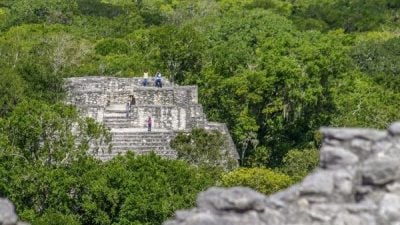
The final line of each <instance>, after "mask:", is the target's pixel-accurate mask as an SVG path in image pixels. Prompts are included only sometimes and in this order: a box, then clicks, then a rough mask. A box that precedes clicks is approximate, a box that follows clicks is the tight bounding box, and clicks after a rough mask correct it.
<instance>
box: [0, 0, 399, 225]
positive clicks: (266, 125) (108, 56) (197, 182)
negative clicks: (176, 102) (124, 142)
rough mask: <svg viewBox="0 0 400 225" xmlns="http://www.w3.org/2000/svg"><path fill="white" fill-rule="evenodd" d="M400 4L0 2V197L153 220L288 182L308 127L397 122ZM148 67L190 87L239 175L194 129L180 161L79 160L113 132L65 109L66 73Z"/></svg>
mask: <svg viewBox="0 0 400 225" xmlns="http://www.w3.org/2000/svg"><path fill="white" fill-rule="evenodd" d="M399 10H400V1H398V0H197V1H192V0H68V1H65V0H0V80H1V82H0V196H3V197H8V198H10V199H11V200H12V201H14V202H15V204H16V207H17V211H18V213H19V214H20V215H21V216H22V218H23V219H24V220H27V221H30V222H32V224H33V225H42V224H43V225H56V224H57V225H58V224H74V225H75V224H76V225H89V224H90V225H92V224H96V225H97V224H99V225H111V224H112V225H139V224H146V225H150V224H161V223H162V221H164V220H165V219H167V218H168V217H170V216H171V215H172V214H173V211H175V210H177V209H179V208H186V207H190V206H192V205H193V204H194V201H195V196H196V195H197V193H198V192H200V191H202V190H204V189H206V188H207V187H210V186H213V185H221V186H233V185H247V186H250V187H253V188H256V189H257V190H259V191H261V192H263V193H267V194H269V193H272V192H274V191H277V190H279V189H281V188H284V187H287V186H288V185H290V184H292V183H294V182H297V181H299V180H300V179H302V178H303V177H304V176H305V175H306V174H307V173H308V172H309V171H311V170H312V169H313V168H314V167H315V166H316V165H317V164H318V150H317V149H318V147H319V145H320V142H321V135H320V134H319V133H318V128H319V127H321V126H346V127H347V126H360V127H375V128H384V127H386V126H387V125H388V124H389V123H390V122H392V121H394V120H396V119H399V115H398V105H399V104H398V102H400V92H399V89H400V74H399V73H400V64H399V63H398V62H399V61H400V37H399V34H400V33H399V32H400V29H399V28H400V25H399V23H400V21H399V13H400V11H399ZM145 70H148V71H150V73H152V74H154V72H155V71H157V70H160V71H162V73H163V74H164V75H165V76H166V77H168V78H169V79H170V80H172V81H174V82H175V83H178V84H182V85H184V84H191V85H198V87H199V99H200V102H201V104H202V105H203V106H204V110H205V113H206V114H207V116H208V118H209V119H210V120H213V121H220V122H224V123H226V124H227V125H228V127H229V129H230V131H231V134H232V136H233V139H234V142H235V144H236V146H237V149H238V153H239V155H240V165H241V168H239V169H237V170H234V171H226V170H223V169H221V168H220V167H219V166H218V160H219V159H218V157H221V156H219V155H218V154H216V155H213V154H210V155H211V156H212V157H214V158H213V159H203V158H202V157H203V156H201V155H199V152H200V153H201V152H203V150H204V151H207V149H208V150H210V149H211V148H212V149H218V148H219V147H223V146H219V145H218V142H219V141H218V138H219V136H218V135H217V134H206V133H204V132H203V131H195V132H192V133H191V134H190V135H191V136H190V137H180V139H179V138H178V139H177V140H175V142H174V143H172V144H173V145H174V146H176V148H178V149H181V152H180V153H181V156H182V157H181V160H167V159H161V158H159V157H158V156H155V155H153V154H152V155H148V156H135V155H133V154H129V155H128V156H125V157H118V158H116V159H114V160H111V161H109V162H106V163H101V162H99V161H96V160H95V159H92V158H91V157H90V156H88V155H87V154H86V152H87V149H88V146H89V144H93V143H103V142H107V140H109V138H110V137H109V134H108V133H107V130H106V129H105V128H104V127H103V126H102V125H100V124H97V123H95V122H94V121H93V120H91V119H87V118H81V117H79V115H78V113H77V111H76V109H74V108H73V107H71V106H66V105H64V104H63V103H62V100H63V96H64V94H65V93H64V91H63V78H66V77H72V76H88V75H96V76H99V75H101V76H117V77H132V76H141V74H143V71H145ZM72 130H74V132H72ZM188 138H192V139H188ZM191 140H194V141H191ZM209 140H211V141H209ZM208 141H209V142H208ZM192 142H195V143H196V145H194V146H193V145H192V146H189V144H188V143H192ZM207 142H208V143H207ZM210 143H211V145H210ZM199 149H201V150H199ZM210 152H212V151H210ZM199 159H200V160H199ZM194 162H197V163H194ZM199 162H200V163H199ZM207 162H208V163H207ZM210 162H212V163H210Z"/></svg>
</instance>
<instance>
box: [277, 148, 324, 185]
mask: <svg viewBox="0 0 400 225" xmlns="http://www.w3.org/2000/svg"><path fill="white" fill-rule="evenodd" d="M282 162H283V165H282V167H281V168H280V171H281V172H282V173H284V174H287V175H289V176H290V177H291V178H292V179H293V181H294V182H298V181H300V180H301V179H303V178H304V177H305V176H306V175H307V174H308V173H310V172H311V171H312V170H313V169H314V168H316V167H317V166H318V163H319V151H318V150H317V149H303V150H298V149H293V150H290V151H289V152H288V153H287V154H286V155H285V157H284V158H283V161H282Z"/></svg>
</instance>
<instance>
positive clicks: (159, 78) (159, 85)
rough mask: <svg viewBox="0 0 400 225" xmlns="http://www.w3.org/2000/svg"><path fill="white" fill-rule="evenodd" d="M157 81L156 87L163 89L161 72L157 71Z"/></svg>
mask: <svg viewBox="0 0 400 225" xmlns="http://www.w3.org/2000/svg"><path fill="white" fill-rule="evenodd" d="M155 79H156V83H155V85H156V87H159V88H162V81H161V79H162V77H161V73H160V71H157V73H156V78H155Z"/></svg>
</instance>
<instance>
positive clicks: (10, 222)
mask: <svg viewBox="0 0 400 225" xmlns="http://www.w3.org/2000/svg"><path fill="white" fill-rule="evenodd" d="M0 224H1V225H28V224H27V223H24V222H18V216H17V214H16V213H15V209H14V205H13V204H12V203H11V202H10V201H9V200H8V199H4V198H0Z"/></svg>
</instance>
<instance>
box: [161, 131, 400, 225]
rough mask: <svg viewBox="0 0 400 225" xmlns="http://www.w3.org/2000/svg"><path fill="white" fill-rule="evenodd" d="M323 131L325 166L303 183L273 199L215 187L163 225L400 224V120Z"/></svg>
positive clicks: (252, 193) (322, 165)
mask: <svg viewBox="0 0 400 225" xmlns="http://www.w3.org/2000/svg"><path fill="white" fill-rule="evenodd" d="M321 132H322V133H323V135H324V140H323V146H322V148H321V163H320V168H318V169H317V170H316V171H315V172H314V173H312V174H311V175H309V176H307V177H306V178H305V179H304V180H303V182H302V183H299V184H297V185H294V186H292V187H291V188H289V189H287V190H284V191H282V192H279V193H277V194H274V195H271V196H269V197H266V196H264V195H262V194H260V193H258V192H256V191H253V190H251V189H249V188H242V187H236V188H231V189H222V188H210V189H209V190H207V191H206V192H203V193H201V194H200V195H199V196H198V199H197V208H194V209H192V210H188V211H178V212H176V214H175V218H174V220H171V221H167V222H165V223H164V225H224V224H230V225H244V224H249V225H250V224H251V225H267V224H268V225H281V224H286V225H289V224H290V225H317V224H318V225H346V224H347V225H400V123H394V124H392V125H391V126H390V128H389V129H388V130H387V131H379V130H372V129H337V128H322V129H321Z"/></svg>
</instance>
